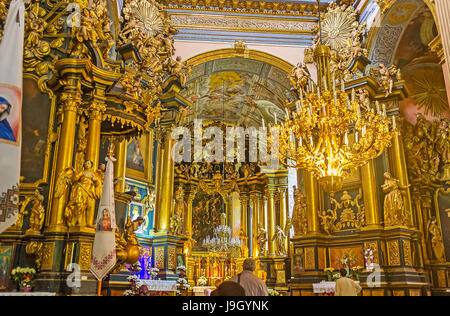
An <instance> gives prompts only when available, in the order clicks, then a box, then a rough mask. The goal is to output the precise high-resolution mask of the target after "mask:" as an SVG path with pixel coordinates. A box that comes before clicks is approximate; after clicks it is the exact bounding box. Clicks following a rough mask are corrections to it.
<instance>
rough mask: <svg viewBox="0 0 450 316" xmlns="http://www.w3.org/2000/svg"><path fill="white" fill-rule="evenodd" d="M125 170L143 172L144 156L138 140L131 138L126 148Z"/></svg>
mask: <svg viewBox="0 0 450 316" xmlns="http://www.w3.org/2000/svg"><path fill="white" fill-rule="evenodd" d="M127 168H129V169H132V170H136V171H139V172H142V173H143V172H144V171H145V168H144V156H143V154H142V150H141V145H140V142H139V140H137V139H136V138H133V139H132V140H131V141H130V143H129V144H128V147H127Z"/></svg>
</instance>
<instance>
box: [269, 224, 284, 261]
mask: <svg viewBox="0 0 450 316" xmlns="http://www.w3.org/2000/svg"><path fill="white" fill-rule="evenodd" d="M273 240H275V253H276V255H277V256H286V255H287V251H286V234H285V232H284V231H283V230H282V229H281V227H280V226H279V225H277V228H276V230H275V234H274V235H273V237H272V241H273Z"/></svg>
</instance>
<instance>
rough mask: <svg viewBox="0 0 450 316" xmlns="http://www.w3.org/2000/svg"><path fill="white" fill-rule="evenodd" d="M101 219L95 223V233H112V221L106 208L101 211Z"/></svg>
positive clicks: (109, 211)
mask: <svg viewBox="0 0 450 316" xmlns="http://www.w3.org/2000/svg"><path fill="white" fill-rule="evenodd" d="M100 212H101V214H102V215H101V217H100V219H99V220H98V222H97V228H96V230H97V231H101V232H107V231H109V232H110V231H112V230H113V227H112V220H111V217H112V215H111V210H110V209H109V208H107V207H105V208H103V209H102V210H101V211H100Z"/></svg>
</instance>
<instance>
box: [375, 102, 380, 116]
mask: <svg viewBox="0 0 450 316" xmlns="http://www.w3.org/2000/svg"><path fill="white" fill-rule="evenodd" d="M375 104H376V105H377V114H381V113H380V102H378V101H377V102H375Z"/></svg>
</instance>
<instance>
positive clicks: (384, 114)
mask: <svg viewBox="0 0 450 316" xmlns="http://www.w3.org/2000/svg"><path fill="white" fill-rule="evenodd" d="M383 116H384V117H386V104H385V103H383Z"/></svg>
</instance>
